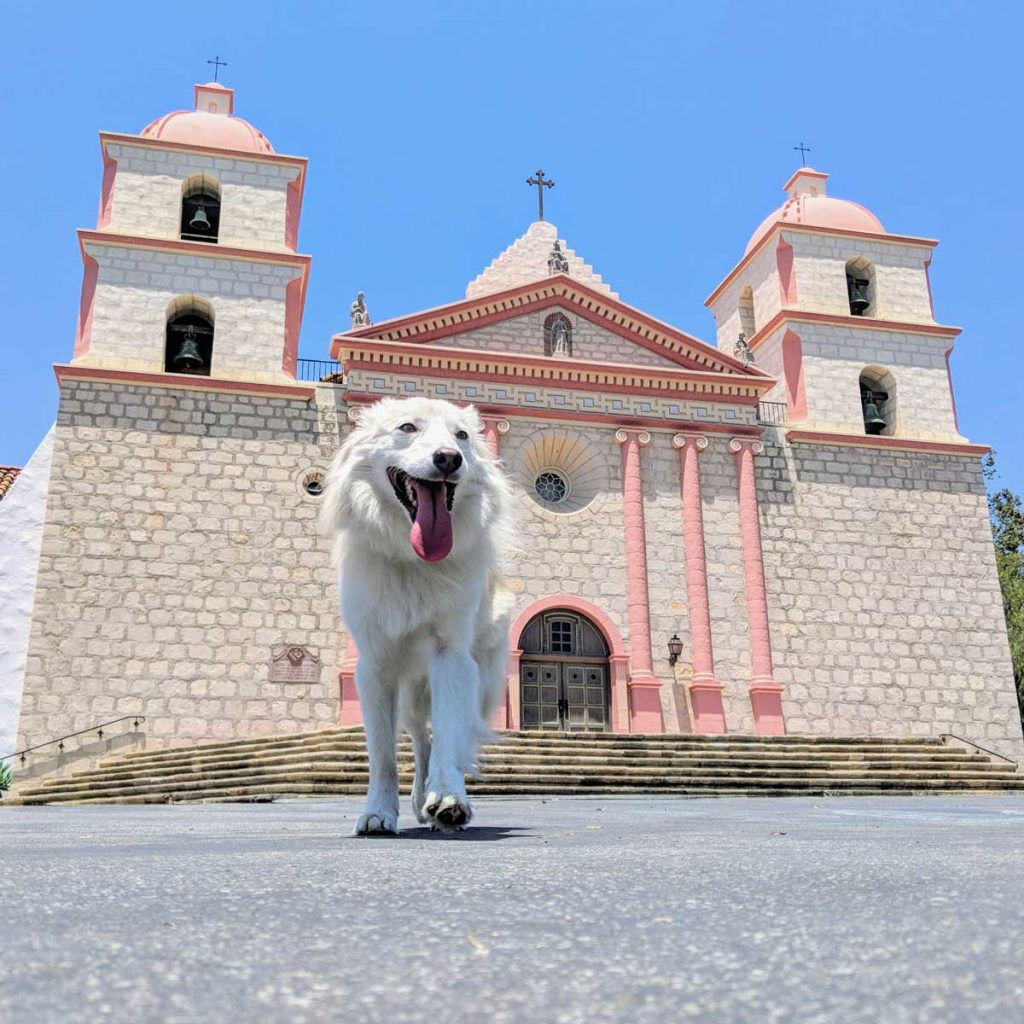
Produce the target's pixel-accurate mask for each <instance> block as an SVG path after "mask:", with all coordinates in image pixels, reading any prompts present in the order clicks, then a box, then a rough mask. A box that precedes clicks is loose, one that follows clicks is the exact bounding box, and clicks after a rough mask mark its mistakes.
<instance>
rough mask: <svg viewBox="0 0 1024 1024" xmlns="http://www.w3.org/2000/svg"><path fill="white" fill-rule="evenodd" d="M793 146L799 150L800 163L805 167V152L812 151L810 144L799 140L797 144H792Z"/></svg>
mask: <svg viewBox="0 0 1024 1024" xmlns="http://www.w3.org/2000/svg"><path fill="white" fill-rule="evenodd" d="M793 148H794V149H798V150H800V165H801V167H806V166H807V154H808V153H810V152H812V150H811V147H810V146H805V145H804V144H803V142H801V143H800V145H799V146H794V147H793Z"/></svg>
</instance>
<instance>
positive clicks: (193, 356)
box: [164, 295, 213, 377]
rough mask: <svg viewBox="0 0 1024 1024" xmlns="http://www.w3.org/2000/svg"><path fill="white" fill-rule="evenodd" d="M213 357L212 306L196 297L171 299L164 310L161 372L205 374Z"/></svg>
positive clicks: (202, 375) (203, 375)
mask: <svg viewBox="0 0 1024 1024" xmlns="http://www.w3.org/2000/svg"><path fill="white" fill-rule="evenodd" d="M212 356H213V307H211V306H210V304H209V303H208V302H204V301H203V300H202V299H200V298H199V297H198V296H195V295H185V296H182V297H181V298H177V299H175V300H174V301H173V302H172V303H171V305H170V307H169V308H168V310H167V338H166V343H165V346H164V371H165V372H167V373H190V374H193V375H194V376H199V377H209V376H210V366H211V362H212Z"/></svg>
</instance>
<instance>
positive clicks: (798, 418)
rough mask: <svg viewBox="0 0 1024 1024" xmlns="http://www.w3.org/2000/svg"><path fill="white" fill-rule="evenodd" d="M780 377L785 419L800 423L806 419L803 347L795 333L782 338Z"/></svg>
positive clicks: (786, 334)
mask: <svg viewBox="0 0 1024 1024" xmlns="http://www.w3.org/2000/svg"><path fill="white" fill-rule="evenodd" d="M782 377H783V380H784V381H785V383H786V404H787V406H788V410H787V419H788V420H789V421H790V422H791V423H802V422H803V421H804V420H805V419H807V393H806V391H805V390H804V345H803V342H802V341H801V340H800V335H799V334H797V333H796V331H790V330H787V331H786V333H785V334H784V335H783V336H782Z"/></svg>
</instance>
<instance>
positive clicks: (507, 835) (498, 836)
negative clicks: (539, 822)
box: [348, 825, 533, 843]
mask: <svg viewBox="0 0 1024 1024" xmlns="http://www.w3.org/2000/svg"><path fill="white" fill-rule="evenodd" d="M532 835H533V830H532V829H529V828H505V827H503V826H501V825H478V826H474V825H470V826H469V827H468V828H466V829H464V830H463V831H462V832H434V831H433V830H431V829H430V828H429V826H426V825H424V826H422V827H420V828H406V829H402V831H401V832H399V833H398V835H397V836H396V835H389V834H388V833H384V832H378V833H375V834H373V835H369V836H349V837H348V838H349V839H375V840H376V839H384V840H389V839H419V840H424V839H427V840H435V839H438V840H441V841H445V840H455V841H457V842H462V843H493V842H497V841H499V840H502V839H520V838H526V837H527V836H532Z"/></svg>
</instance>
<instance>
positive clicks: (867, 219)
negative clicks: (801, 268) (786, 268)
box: [744, 168, 885, 255]
mask: <svg viewBox="0 0 1024 1024" xmlns="http://www.w3.org/2000/svg"><path fill="white" fill-rule="evenodd" d="M825 177H826V175H823V174H821V173H820V172H818V171H812V170H811V169H810V168H801V170H800V171H798V172H797V173H796V174H795V175H793V177H792V178H791V179H790V181H789V182H788V183H787V187H788V186H789V185H792V184H796V186H797V187H795V188H792V189H790V192H789V199H787V200H786V202H785V203H783V204H782V206H780V207H779V208H778V209H777V210H776V211H775V212H774V213H771V214H769V215H768V216H767V217H765V219H764V220H763V221H762V222H761V224H760V226H759V227H758V229H757V230H756V231H755V232H754V233H753V234H752V235H751V236H750V241H749V242H747V247H746V249H745V250H744V255H745V254H746V253H748V252H750V250H751V249H753V248H754V246H756V245H757V243H758V242H760V241H761V239H762V238H764V236H765V235H767V234H768V232H769V231H771V229H772V227H774V225H776V224H778V223H779V222H780V221H781V222H782V223H783V224H807V225H810V226H812V227H817V228H835V229H836V230H837V231H867V232H870V233H872V234H877V235H884V234H885V228H884V227H882V222H881V221H880V220H879V219H878V218H877V217H876V216H875V215H874V214H873V213H872V212H871V211H870V210H868V209H866V208H865V207H863V206H861V205H860V203H854V202H852V201H851V200H849V199H833V198H832V197H831V196H828V195H825V194H824V178H825ZM808 180H814V181H815V182H816V183H817V182H820V185H818V188H820V194H811V193H809V192H807V191H804V190H803V186H804V185H805V183H806V181H808Z"/></svg>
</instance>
